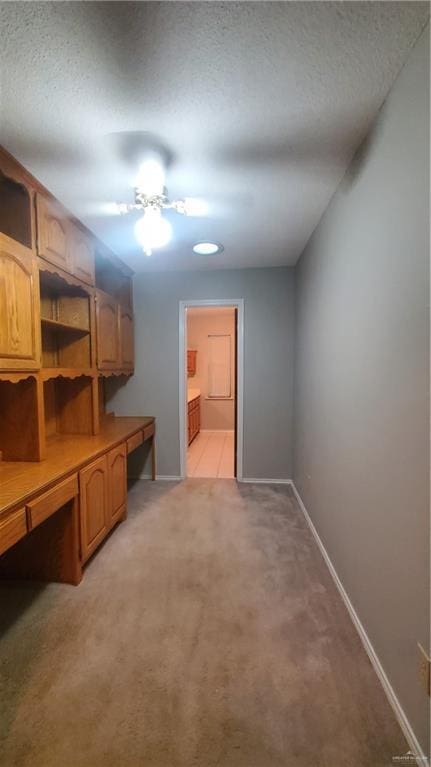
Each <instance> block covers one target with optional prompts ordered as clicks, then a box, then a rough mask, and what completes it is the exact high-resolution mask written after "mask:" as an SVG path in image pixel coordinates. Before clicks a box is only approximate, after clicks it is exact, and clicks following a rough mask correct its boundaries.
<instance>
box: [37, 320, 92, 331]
mask: <svg viewBox="0 0 431 767" xmlns="http://www.w3.org/2000/svg"><path fill="white" fill-rule="evenodd" d="M41 322H42V326H44V327H47V328H50V329H51V330H67V331H69V330H70V331H71V332H74V333H83V334H87V335H88V334H89V333H90V329H89V328H84V327H80V326H79V325H72V324H70V323H68V322H60V321H59V320H52V319H51V318H50V317H41Z"/></svg>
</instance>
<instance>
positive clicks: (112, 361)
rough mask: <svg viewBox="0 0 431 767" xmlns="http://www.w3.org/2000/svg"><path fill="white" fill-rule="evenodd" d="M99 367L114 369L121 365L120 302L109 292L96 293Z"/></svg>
mask: <svg viewBox="0 0 431 767" xmlns="http://www.w3.org/2000/svg"><path fill="white" fill-rule="evenodd" d="M96 320H97V367H98V368H99V369H100V370H114V369H116V368H118V367H119V366H120V332H119V312H118V304H117V302H116V301H115V300H114V299H113V298H112V296H109V295H108V294H107V293H104V292H103V291H102V290H98V291H97V294H96Z"/></svg>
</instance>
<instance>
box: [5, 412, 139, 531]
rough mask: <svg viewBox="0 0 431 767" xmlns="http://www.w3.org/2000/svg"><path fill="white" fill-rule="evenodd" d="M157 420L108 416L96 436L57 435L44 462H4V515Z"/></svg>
mask: <svg viewBox="0 0 431 767" xmlns="http://www.w3.org/2000/svg"><path fill="white" fill-rule="evenodd" d="M153 422H154V418H153V417H150V416H148V417H145V416H140V417H132V416H130V417H129V416H124V417H118V418H117V417H113V416H108V417H107V418H106V419H104V420H103V422H102V424H101V428H100V432H99V434H96V435H94V436H90V435H84V434H57V435H56V436H55V437H52V438H50V439H48V441H47V451H46V458H45V459H44V460H43V461H39V462H35V463H30V462H28V461H0V517H1V516H3V515H4V514H5V513H6V512H9V511H10V510H11V509H13V508H17V507H18V506H20V505H24V504H25V503H26V502H27V501H29V500H30V499H31V498H33V497H34V496H35V495H38V494H39V493H41V492H43V491H44V490H47V489H48V488H49V487H51V485H53V484H54V483H55V482H58V480H60V479H62V478H63V477H67V476H68V475H69V474H72V473H74V472H76V471H78V470H79V469H80V468H81V467H82V466H84V465H85V464H88V463H90V462H91V461H92V460H94V459H95V458H97V457H98V456H99V455H103V453H106V452H107V451H108V450H109V449H110V448H112V447H115V446H116V445H119V444H120V443H121V442H125V441H126V440H127V439H128V438H129V437H131V436H132V435H133V434H136V432H138V431H141V430H143V429H145V428H146V427H147V426H149V425H150V424H152V423H153Z"/></svg>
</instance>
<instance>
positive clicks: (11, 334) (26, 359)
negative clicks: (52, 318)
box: [0, 234, 40, 370]
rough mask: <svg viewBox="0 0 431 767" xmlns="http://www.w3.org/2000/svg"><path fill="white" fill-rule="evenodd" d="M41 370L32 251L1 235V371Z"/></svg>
mask: <svg viewBox="0 0 431 767" xmlns="http://www.w3.org/2000/svg"><path fill="white" fill-rule="evenodd" d="M37 368H40V327H39V285H38V275H37V267H36V264H35V259H34V258H33V253H32V251H31V250H30V249H29V248H27V247H25V246H24V245H21V244H20V243H18V242H16V241H15V240H12V239H11V238H10V237H7V236H6V235H4V234H0V369H2V370H34V369H37Z"/></svg>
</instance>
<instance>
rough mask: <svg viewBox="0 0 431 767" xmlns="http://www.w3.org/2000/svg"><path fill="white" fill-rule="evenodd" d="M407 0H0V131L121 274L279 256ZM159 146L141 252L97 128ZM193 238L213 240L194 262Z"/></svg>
mask: <svg viewBox="0 0 431 767" xmlns="http://www.w3.org/2000/svg"><path fill="white" fill-rule="evenodd" d="M428 15H429V5H428V3H415V2H404V3H402V2H400V3H398V2H369V3H368V2H351V3H350V2H345V3H343V2H334V3H332V2H299V3H296V2H281V3H273V2H263V3H260V2H241V3H237V2H227V3H218V2H190V3H183V2H161V3H158V2H150V3H147V2H140V3H134V2H121V3H116V2H106V3H105V2H94V3H93V2H80V3H69V2H47V3H39V2H31V3H25V2H16V3H8V2H4V3H2V4H1V5H0V20H1V30H2V34H1V37H2V45H1V50H0V57H1V85H2V90H1V143H3V144H4V145H5V146H6V148H7V149H8V150H9V151H10V152H11V153H12V154H14V155H15V156H16V157H18V159H19V160H21V162H22V163H23V164H24V165H25V166H26V167H28V168H29V169H30V170H31V171H32V172H33V173H34V174H35V175H36V176H37V177H38V178H39V179H40V180H41V181H42V182H43V183H44V184H45V185H46V186H47V187H48V188H49V189H50V190H51V191H52V192H54V194H56V195H57V197H58V198H59V199H60V200H61V201H62V202H63V203H65V204H66V205H67V206H68V207H69V208H70V209H71V210H72V211H73V212H74V213H76V214H77V215H78V216H79V217H80V218H82V219H83V220H84V221H85V222H86V223H87V224H88V226H90V227H91V228H92V229H93V230H94V231H95V232H97V234H99V236H101V238H102V239H104V240H105V241H106V242H107V243H108V244H109V245H111V247H113V248H114V249H115V250H116V251H117V252H118V253H119V255H121V256H122V257H123V258H125V260H126V261H127V262H128V263H129V264H130V266H132V268H134V269H135V270H141V269H166V268H169V269H172V268H174V269H178V268H192V269H195V268H219V267H246V266H277V265H282V264H293V263H295V261H296V260H297V258H298V256H299V255H300V253H301V251H302V249H303V247H304V245H305V243H306V241H307V239H308V238H309V236H310V234H311V232H312V231H313V229H314V227H315V226H316V224H317V222H318V220H319V218H320V216H321V214H322V212H323V211H324V209H325V207H326V205H327V204H328V201H329V199H330V197H331V195H332V194H333V192H334V190H335V187H336V185H337V183H338V182H339V180H340V178H341V176H342V174H343V172H344V170H345V168H346V166H347V164H348V161H349V159H350V158H351V156H352V153H353V151H354V149H355V148H356V147H357V145H358V143H359V142H360V140H361V138H362V137H363V136H364V134H365V132H366V130H367V128H368V126H369V124H370V122H371V120H372V119H373V117H374V116H375V114H376V112H377V110H378V109H379V107H380V106H381V104H382V102H383V100H384V98H385V96H386V94H387V92H388V90H389V89H390V87H391V85H392V83H393V81H394V79H395V77H396V75H397V73H398V71H399V70H400V68H401V67H402V65H403V63H404V61H405V59H406V58H407V56H408V52H409V49H410V48H411V47H412V45H414V43H415V40H416V39H417V37H418V35H419V34H420V32H421V30H422V28H423V27H424V25H425V24H426V21H427V18H428ZM123 131H150V132H151V133H154V134H156V135H158V136H159V137H160V138H161V139H162V140H163V141H164V142H166V143H167V145H168V146H169V148H170V149H171V150H172V152H173V154H174V162H173V163H172V166H171V168H170V171H169V175H168V189H169V193H170V195H171V196H187V195H188V196H192V195H199V196H203V197H208V198H209V199H210V201H211V210H210V215H209V216H208V217H207V218H205V219H190V218H188V219H184V218H182V217H180V216H177V215H175V214H172V216H171V221H172V223H173V225H174V231H175V237H174V241H173V243H172V245H170V246H168V247H166V248H165V249H163V250H159V251H157V252H156V253H155V254H154V255H153V256H152V257H151V258H145V257H144V256H143V255H142V254H141V253H140V252H139V249H138V248H137V247H136V243H135V241H134V237H133V233H132V229H133V225H132V222H131V221H130V219H129V220H128V219H126V218H117V217H111V218H110V217H108V216H106V215H103V214H104V213H105V209H106V204H107V203H109V202H110V201H114V200H131V182H132V174H131V170H130V168H129V167H127V165H125V164H124V163H123V162H121V161H120V157H119V155H118V153H117V152H116V150H115V149H114V147H113V144H112V141H111V140H110V134H112V133H117V132H123ZM197 239H215V240H216V241H219V242H222V243H223V244H224V246H225V250H224V253H222V254H221V255H220V256H215V257H202V256H195V255H193V254H192V253H191V245H192V244H193V242H194V241H196V240H197Z"/></svg>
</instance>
